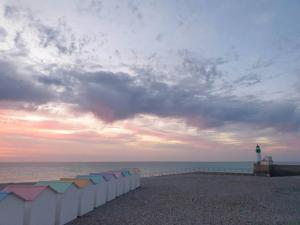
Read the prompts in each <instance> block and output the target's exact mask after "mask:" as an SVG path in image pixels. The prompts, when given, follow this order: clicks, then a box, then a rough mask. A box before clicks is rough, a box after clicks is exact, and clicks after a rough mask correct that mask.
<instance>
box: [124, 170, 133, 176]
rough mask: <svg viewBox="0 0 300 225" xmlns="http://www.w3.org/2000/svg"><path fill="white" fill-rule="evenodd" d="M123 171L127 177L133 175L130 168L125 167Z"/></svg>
mask: <svg viewBox="0 0 300 225" xmlns="http://www.w3.org/2000/svg"><path fill="white" fill-rule="evenodd" d="M122 173H123V175H124V176H125V177H128V176H131V172H130V171H129V169H123V170H122Z"/></svg>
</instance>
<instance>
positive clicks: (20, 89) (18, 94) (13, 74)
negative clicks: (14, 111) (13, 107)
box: [0, 60, 53, 104]
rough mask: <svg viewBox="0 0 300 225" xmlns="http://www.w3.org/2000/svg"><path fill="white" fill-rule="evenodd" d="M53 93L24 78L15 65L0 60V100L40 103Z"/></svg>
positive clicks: (48, 98) (44, 101)
mask: <svg viewBox="0 0 300 225" xmlns="http://www.w3.org/2000/svg"><path fill="white" fill-rule="evenodd" d="M52 97H53V94H52V93H51V92H50V91H49V90H48V89H47V87H41V86H39V85H37V84H35V83H33V82H32V81H31V80H30V79H26V78H25V77H24V74H20V73H19V72H18V71H17V70H16V65H13V64H12V63H9V62H6V61H3V60H0V101H16V102H28V103H37V104H42V103H46V102H47V101H49V100H51V99H52Z"/></svg>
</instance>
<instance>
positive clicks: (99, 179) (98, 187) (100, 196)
mask: <svg viewBox="0 0 300 225" xmlns="http://www.w3.org/2000/svg"><path fill="white" fill-rule="evenodd" d="M76 178H79V179H90V180H92V181H93V183H94V184H95V196H94V198H95V199H94V207H95V208H96V207H99V206H101V205H103V204H105V202H106V196H107V182H106V181H105V179H104V178H103V176H101V175H79V176H77V177H76Z"/></svg>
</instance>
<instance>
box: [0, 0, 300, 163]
mask: <svg viewBox="0 0 300 225" xmlns="http://www.w3.org/2000/svg"><path fill="white" fill-rule="evenodd" d="M299 12H300V1H299V0H288V1H285V0H256V1H252V0H226V1H219V0H205V1H203V0H164V1H162V0H122V1H120V0H103V1H100V0H47V1H46V0H44V1H41V0H7V1H5V0H0V162H7V161H157V160H159V161H166V160H167V161H253V160H255V145H256V143H259V144H261V146H262V149H263V154H271V155H272V156H273V159H274V160H275V161H300V13H299Z"/></svg>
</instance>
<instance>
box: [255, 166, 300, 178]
mask: <svg viewBox="0 0 300 225" xmlns="http://www.w3.org/2000/svg"><path fill="white" fill-rule="evenodd" d="M253 168H254V169H253V170H254V171H253V173H254V175H257V176H271V177H278V176H300V165H279V164H273V165H263V164H258V163H255V164H254V167H253Z"/></svg>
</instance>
